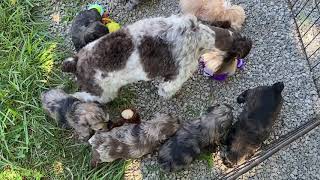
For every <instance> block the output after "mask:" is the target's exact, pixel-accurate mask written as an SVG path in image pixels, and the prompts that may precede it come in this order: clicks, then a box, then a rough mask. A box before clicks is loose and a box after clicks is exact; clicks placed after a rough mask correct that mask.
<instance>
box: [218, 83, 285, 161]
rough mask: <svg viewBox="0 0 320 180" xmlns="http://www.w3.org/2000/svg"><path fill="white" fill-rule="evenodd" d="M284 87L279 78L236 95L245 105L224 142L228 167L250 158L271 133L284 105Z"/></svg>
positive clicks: (238, 100)
mask: <svg viewBox="0 0 320 180" xmlns="http://www.w3.org/2000/svg"><path fill="white" fill-rule="evenodd" d="M283 88H284V84H283V83H282V82H278V83H275V84H273V85H272V86H260V87H256V88H253V89H248V90H246V91H244V92H243V93H242V94H240V96H239V97H238V98H237V102H238V103H246V105H245V107H244V110H243V111H242V113H241V114H240V116H239V118H238V121H237V122H236V123H235V124H234V125H233V126H232V128H231V130H230V132H229V134H228V136H227V140H226V142H225V145H226V149H225V152H224V153H222V159H223V163H224V164H225V165H226V166H227V167H233V166H234V165H236V164H241V163H242V162H243V161H244V160H246V159H248V158H250V157H251V156H252V155H254V153H255V152H256V151H257V150H258V149H259V148H260V147H261V145H262V143H263V142H264V141H265V140H266V139H267V138H268V137H269V135H270V133H271V131H272V126H273V125H274V123H275V121H276V118H277V116H278V114H279V112H280V109H281V106H282V101H283V98H282V96H281V92H282V90H283Z"/></svg>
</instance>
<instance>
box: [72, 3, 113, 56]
mask: <svg viewBox="0 0 320 180" xmlns="http://www.w3.org/2000/svg"><path fill="white" fill-rule="evenodd" d="M101 19H102V17H101V15H100V13H99V12H98V10H97V9H89V10H84V11H81V12H80V13H79V14H78V15H77V16H76V17H75V18H74V20H73V22H72V26H71V38H72V42H73V44H74V46H75V48H76V51H79V50H80V49H81V48H83V47H84V46H85V45H87V44H88V43H90V42H92V41H94V40H96V39H98V38H100V37H102V36H104V35H106V34H108V33H109V30H108V28H107V27H106V26H105V25H103V24H102V23H101Z"/></svg>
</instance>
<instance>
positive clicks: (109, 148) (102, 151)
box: [89, 114, 179, 165]
mask: <svg viewBox="0 0 320 180" xmlns="http://www.w3.org/2000/svg"><path fill="white" fill-rule="evenodd" d="M178 127H179V122H178V120H177V119H176V118H173V117H172V116H170V115H165V114H159V115H157V116H156V117H155V118H154V119H152V120H149V121H144V122H142V123H141V124H129V123H127V124H124V125H122V126H120V127H116V128H113V129H112V130H111V131H108V132H99V133H96V134H95V135H93V136H92V137H91V139H90V140H89V143H90V144H91V146H92V151H93V152H92V161H91V163H92V165H97V164H98V163H100V162H112V161H114V160H116V159H130V158H140V157H142V156H143V155H145V154H148V153H151V152H152V151H153V150H155V148H157V147H158V146H159V145H160V143H161V142H163V141H165V140H166V139H168V138H169V137H170V136H172V135H173V134H174V133H175V132H176V131H177V129H178Z"/></svg>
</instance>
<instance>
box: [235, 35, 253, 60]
mask: <svg viewBox="0 0 320 180" xmlns="http://www.w3.org/2000/svg"><path fill="white" fill-rule="evenodd" d="M251 48H252V41H251V39H249V38H247V37H244V36H242V35H241V34H239V33H234V35H233V42H232V50H233V51H235V52H236V53H237V57H238V58H245V57H246V56H247V55H248V54H249V52H250V50H251Z"/></svg>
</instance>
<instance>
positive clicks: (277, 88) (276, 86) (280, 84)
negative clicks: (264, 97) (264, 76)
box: [272, 82, 284, 93]
mask: <svg viewBox="0 0 320 180" xmlns="http://www.w3.org/2000/svg"><path fill="white" fill-rule="evenodd" d="M272 87H273V89H274V90H275V91H276V92H278V93H281V92H282V90H283V89H284V83H283V82H277V83H274V84H273V85H272Z"/></svg>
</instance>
